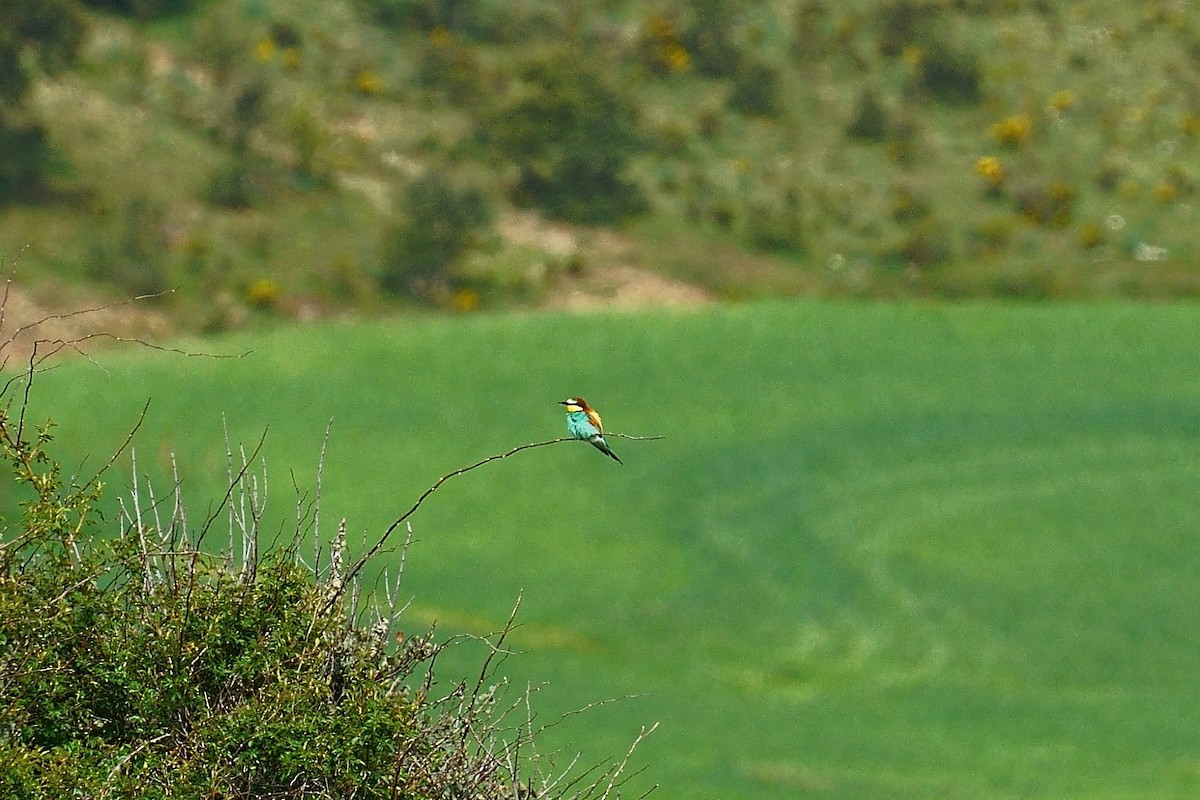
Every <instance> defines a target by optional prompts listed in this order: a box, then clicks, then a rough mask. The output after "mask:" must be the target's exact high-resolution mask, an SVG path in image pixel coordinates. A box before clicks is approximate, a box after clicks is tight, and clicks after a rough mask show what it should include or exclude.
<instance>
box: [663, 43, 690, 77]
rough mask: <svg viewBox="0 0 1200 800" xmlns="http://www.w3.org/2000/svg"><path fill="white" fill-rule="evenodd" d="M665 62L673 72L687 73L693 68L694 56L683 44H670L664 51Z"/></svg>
mask: <svg viewBox="0 0 1200 800" xmlns="http://www.w3.org/2000/svg"><path fill="white" fill-rule="evenodd" d="M663 60H664V61H665V62H666V64H667V66H668V67H670V68H671V71H672V72H687V71H688V70H689V69H691V68H692V55H691V53H689V52H688V51H687V48H685V47H684V46H683V45H681V44H669V45H667V46H666V48H665V49H664V51H663Z"/></svg>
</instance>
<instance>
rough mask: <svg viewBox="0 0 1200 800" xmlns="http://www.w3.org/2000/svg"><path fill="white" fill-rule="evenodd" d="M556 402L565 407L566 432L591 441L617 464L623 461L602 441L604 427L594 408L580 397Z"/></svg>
mask: <svg viewBox="0 0 1200 800" xmlns="http://www.w3.org/2000/svg"><path fill="white" fill-rule="evenodd" d="M558 402H559V405H564V406H566V407H567V433H569V434H571V435H572V436H574V437H575V438H576V439H582V440H583V441H585V442H591V444H592V446H593V447H595V448H596V449H597V450H599V451H600V452H601V453H604V455H606V456H608V457H609V458H611V459H613V460H614V461H616V462H617V463H618V464H624V463H625V462H624V461H622V460H621V459H619V458H617V454H616V453H614V452H613V451H612V450H611V449H610V448H609V446H608V442H606V441H604V427H603V425H602V424H601V422H600V415H599V414H597V413H596V409H594V408H591V407H589V406H588V404H587V401H586V400H584V399H583V398H582V397H569V398H567V399H566V400H559V401H558Z"/></svg>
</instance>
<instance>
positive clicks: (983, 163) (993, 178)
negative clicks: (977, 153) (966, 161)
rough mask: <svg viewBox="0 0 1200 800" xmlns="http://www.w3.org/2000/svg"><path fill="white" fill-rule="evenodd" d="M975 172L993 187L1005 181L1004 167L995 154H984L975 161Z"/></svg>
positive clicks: (997, 186)
mask: <svg viewBox="0 0 1200 800" xmlns="http://www.w3.org/2000/svg"><path fill="white" fill-rule="evenodd" d="M975 174H976V175H978V176H979V177H981V178H983V180H984V182H985V183H987V184H988V186H990V187H992V188H993V189H995V188H999V186H1000V185H1001V184H1003V183H1004V167H1003V166H1001V164H1000V159H998V158H996V157H995V156H983V157H982V158H980V159H979V160H978V161H976V162H975Z"/></svg>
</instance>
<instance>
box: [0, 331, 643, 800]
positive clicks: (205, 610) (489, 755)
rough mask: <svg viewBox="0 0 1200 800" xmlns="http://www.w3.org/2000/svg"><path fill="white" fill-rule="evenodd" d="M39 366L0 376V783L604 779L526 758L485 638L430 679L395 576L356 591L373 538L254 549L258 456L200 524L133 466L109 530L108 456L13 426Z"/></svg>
mask: <svg viewBox="0 0 1200 800" xmlns="http://www.w3.org/2000/svg"><path fill="white" fill-rule="evenodd" d="M11 341H12V340H10V341H9V342H7V343H2V344H0V351H2V350H3V349H4V348H5V346H6V345H7V344H10V343H11ZM79 343H80V342H79V341H76V342H72V343H62V344H65V345H67V346H69V345H78V344H79ZM38 363H41V362H40V361H39V362H38ZM34 375H35V371H34V369H33V368H32V367H31V368H30V369H29V370H28V371H27V373H26V374H25V375H24V376H23V377H22V376H17V378H18V379H19V380H15V381H14V380H13V379H10V380H9V381H8V382H7V383H5V384H4V385H3V386H2V387H0V396H3V395H8V396H7V397H4V398H3V399H5V401H6V402H5V403H3V404H0V455H2V456H3V458H4V461H5V463H6V464H8V465H10V469H11V470H12V478H14V479H15V485H16V486H18V487H19V488H20V490H21V491H22V492H23V494H24V495H25V502H24V503H23V504H22V511H21V512H20V516H19V517H18V518H15V519H14V518H10V519H7V520H6V523H7V525H6V526H5V527H4V528H3V529H0V793H2V795H3V796H4V797H6V798H21V799H22V800H26V799H27V800H58V798H62V797H139V798H149V799H150V800H166V798H199V797H231V798H232V797H238V798H250V797H264V798H265V797H305V798H311V799H312V800H323V799H328V800H332V799H333V798H348V797H356V798H363V800H384V799H385V798H393V799H394V798H398V797H399V798H406V800H419V799H421V798H434V797H446V798H450V797H455V798H468V797H469V798H477V799H478V800H500V798H513V800H515V799H516V798H519V797H543V798H557V797H568V796H569V797H572V798H580V799H581V800H586V798H597V799H602V798H605V797H610V796H614V792H615V791H619V787H620V786H621V784H622V783H623V782H624V780H625V779H624V778H623V777H622V772H623V770H624V763H623V762H622V763H619V764H616V765H613V766H612V767H610V768H609V769H604V768H600V769H596V768H595V767H593V768H592V769H591V770H589V771H588V772H591V773H592V774H591V775H589V774H588V773H587V772H585V773H583V774H582V775H580V774H578V773H577V772H576V771H574V770H568V771H567V772H566V773H562V772H561V771H558V770H556V771H555V773H554V774H553V775H543V774H538V768H537V765H536V757H534V758H531V755H530V753H531V751H533V750H534V747H533V744H532V740H531V737H532V734H531V733H530V732H529V727H531V726H529V727H523V726H522V725H517V726H513V725H512V723H511V721H508V722H506V721H504V716H505V714H506V713H507V712H506V711H505V710H504V709H505V708H509V707H511V708H518V707H524V706H525V704H526V703H527V702H528V697H525V698H522V699H521V700H520V702H518V703H516V704H515V705H512V706H509V704H508V701H507V700H505V701H504V702H503V703H502V702H501V699H502V696H503V695H502V691H503V682H502V681H498V680H497V678H496V675H495V669H496V666H497V664H498V663H499V659H497V658H496V657H495V656H494V655H492V656H489V657H487V658H486V659H485V660H484V663H483V666H482V669H480V670H479V671H478V677H477V678H476V679H475V680H473V681H463V682H459V683H456V684H454V685H452V686H451V687H450V689H449V690H448V692H447V694H445V695H444V696H442V697H438V695H436V694H435V693H434V692H433V687H434V686H435V685H436V683H435V681H434V675H433V672H432V670H433V661H434V658H435V657H436V655H437V654H438V653H439V652H440V651H441V650H442V649H443V647H444V646H445V645H442V644H438V643H435V642H434V641H433V640H432V638H431V636H429V635H418V636H412V637H409V638H407V639H404V638H403V635H402V634H400V633H398V632H396V631H395V624H396V622H397V620H398V615H399V612H398V611H397V605H396V601H397V599H398V598H399V591H400V587H399V584H398V583H396V582H393V581H388V580H386V575H385V583H386V584H387V585H386V589H385V591H384V592H383V593H382V596H381V597H375V599H374V600H372V601H367V600H365V599H364V598H365V597H369V596H371V595H370V593H367V594H364V593H363V590H362V586H361V583H360V581H359V580H358V577H359V569H360V568H361V567H362V566H363V565H364V564H366V563H367V560H368V558H369V556H370V555H371V554H372V553H374V552H375V550H377V549H378V547H379V546H381V545H382V544H383V540H381V541H380V543H379V545H377V546H376V548H375V550H371V551H369V552H368V554H367V555H366V556H364V557H362V558H360V559H359V560H357V561H355V562H354V563H353V564H348V563H347V561H346V551H345V523H344V522H343V523H342V525H341V526H340V527H339V529H338V532H337V535H336V536H335V538H334V540H333V543H332V546H331V548H330V550H329V551H327V552H326V554H325V559H324V563H321V559H320V554H318V556H317V558H316V559H315V560H314V563H313V564H312V565H304V564H302V562H301V560H300V558H299V556H298V554H297V544H298V542H299V541H300V539H301V537H304V539H305V540H306V541H307V540H308V538H309V537H310V536H315V535H316V534H317V532H316V531H313V530H312V529H311V526H309V525H307V524H305V523H304V522H298V523H297V529H296V530H295V531H294V535H293V537H292V539H291V541H290V543H288V542H286V540H285V543H284V544H283V546H280V547H276V548H275V549H273V550H271V551H270V552H266V553H260V552H259V536H260V533H261V531H260V528H259V521H260V519H261V514H262V506H261V502H260V498H262V497H265V488H266V487H265V485H262V484H260V482H259V481H258V479H257V476H255V475H253V474H252V463H253V460H254V456H253V455H251V456H249V457H247V456H245V454H244V451H243V456H242V458H241V462H240V464H238V463H234V462H233V460H232V457H231V463H230V464H229V468H230V474H231V475H236V477H234V478H233V479H232V481H231V485H230V487H229V490H228V493H227V494H226V495H225V496H224V498H222V499H220V501H219V502H218V503H216V505H215V510H214V511H211V512H210V513H209V515H208V516H207V518H206V521H203V522H201V523H200V524H199V525H198V526H196V525H189V522H188V518H187V515H186V513H185V512H184V511H183V506H182V503H181V501H180V498H179V495H178V491H177V490H176V493H175V494H174V495H168V497H167V498H165V501H166V502H164V498H157V499H156V498H155V496H154V493H153V491H151V490H150V488H149V487H144V488H143V487H142V486H140V485H139V480H138V478H137V477H136V476H137V475H138V470H137V465H136V464H134V470H133V474H134V476H135V478H134V482H133V488H132V492H131V495H130V498H129V502H128V503H125V502H123V503H122V504H121V509H122V510H121V513H120V514H119V516H118V518H117V519H116V520H115V521H116V523H117V533H116V535H115V536H110V535H104V534H102V532H101V530H100V523H101V519H100V516H99V513H98V512H97V510H96V509H97V505H96V504H97V501H98V499H99V498H100V495H101V483H100V479H101V478H102V476H103V473H104V469H107V467H106V468H104V469H102V470H101V471H100V473H99V474H96V475H94V476H93V477H91V478H90V479H87V480H84V479H83V478H74V477H72V478H68V477H65V476H64V475H63V473H62V471H61V469H60V467H59V465H58V463H57V462H55V461H54V460H53V459H52V458H51V456H50V454H49V452H48V447H49V445H50V443H51V442H52V439H53V436H52V431H53V428H52V425H51V424H50V423H47V424H46V425H44V426H43V427H41V428H39V429H38V430H36V431H35V430H33V429H32V428H31V427H29V426H27V425H26V413H25V412H26V410H27V409H26V406H25V404H24V403H23V402H21V401H18V402H14V398H13V396H12V393H13V391H14V387H18V386H19V385H20V383H21V382H29V381H32V380H33V378H34ZM16 394H18V396H19V395H20V394H21V393H20V392H16ZM130 436H132V434H130ZM115 458H116V456H114V459H115ZM108 463H109V464H111V463H112V461H109V462H108ZM175 485H176V487H178V485H179V484H178V480H176V484H175ZM435 488H436V487H435ZM143 491H144V492H145V493H146V495H147V497H146V498H143V497H142V492H143ZM260 491H261V492H262V494H260ZM172 508H173V509H174V511H171V509H172ZM226 514H227V515H228V519H229V538H228V548H229V549H228V550H226V551H225V553H224V554H223V555H214V554H213V553H212V552H211V550H210V549H209V548H206V547H205V546H204V543H205V541H204V540H205V538H206V536H207V535H209V533H210V527H211V526H212V524H213V521H214V520H215V519H217V518H218V517H219V516H223V515H226ZM201 519H205V518H203V517H202V518H201ZM402 519H403V518H402ZM398 524H399V522H397V523H396V524H395V525H393V526H392V528H391V529H389V531H388V533H390V532H391V531H392V530H394V529H395V528H396V527H397V525H398ZM222 538H224V537H222ZM384 538H385V539H386V534H385V537H384ZM223 544H224V543H223ZM510 628H511V620H510V624H509V625H508V626H506V627H505V630H504V631H503V632H502V633H501V634H499V635H498V636H494V637H491V638H489V639H488V640H487V644H488V646H489V651H490V652H492V653H493V654H495V653H500V652H502V650H501V648H502V646H503V641H504V637H505V635H506V634H507V631H508V630H509V629H510ZM401 640H402V641H401ZM597 775H599V778H597ZM588 781H592V783H591V785H590V786H589V785H587V782H588Z"/></svg>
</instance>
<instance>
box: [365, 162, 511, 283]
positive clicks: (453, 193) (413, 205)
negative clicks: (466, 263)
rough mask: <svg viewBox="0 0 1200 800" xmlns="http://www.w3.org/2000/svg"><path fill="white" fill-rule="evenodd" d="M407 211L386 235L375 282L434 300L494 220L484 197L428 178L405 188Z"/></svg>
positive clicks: (440, 176) (437, 178)
mask: <svg viewBox="0 0 1200 800" xmlns="http://www.w3.org/2000/svg"><path fill="white" fill-rule="evenodd" d="M404 205H405V213H404V215H403V216H402V217H401V218H400V220H399V221H398V222H397V223H396V224H395V225H393V226H392V228H391V229H390V230H389V231H388V233H387V238H386V240H385V242H384V245H383V266H382V268H381V270H380V273H379V283H380V286H381V287H382V288H383V289H384V291H387V292H390V293H392V294H404V295H409V296H411V297H418V298H422V299H427V300H428V299H434V298H436V297H437V296H438V295H439V294H442V293H444V291H445V290H446V289H448V288H449V283H450V273H451V268H452V267H453V266H454V264H455V262H456V261H457V260H458V259H459V257H460V256H462V255H463V253H465V252H466V251H467V250H468V249H469V248H470V247H471V246H472V245H473V244H475V243H476V242H477V241H478V239H479V237H480V236H481V235H483V234H484V233H485V232H486V230H487V229H488V228H489V226H490V225H491V222H492V209H491V206H490V205H489V203H488V200H487V198H486V197H485V196H484V195H483V193H482V192H480V191H479V190H477V189H474V188H471V187H466V186H458V185H456V184H454V183H453V182H451V181H449V180H447V179H446V176H445V175H444V174H430V175H426V176H423V177H421V178H418V179H417V180H415V181H413V182H412V183H411V184H410V185H409V186H408V189H407V192H406V198H405V204H404Z"/></svg>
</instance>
